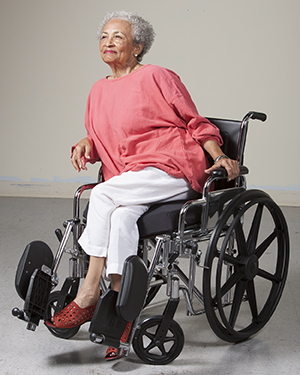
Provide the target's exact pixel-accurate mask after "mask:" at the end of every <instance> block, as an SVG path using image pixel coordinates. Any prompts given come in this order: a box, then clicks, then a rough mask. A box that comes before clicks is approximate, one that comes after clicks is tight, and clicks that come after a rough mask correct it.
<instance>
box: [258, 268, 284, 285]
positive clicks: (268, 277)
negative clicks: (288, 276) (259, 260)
mask: <svg viewBox="0 0 300 375" xmlns="http://www.w3.org/2000/svg"><path fill="white" fill-rule="evenodd" d="M257 274H258V276H260V277H262V278H264V279H266V280H270V281H272V283H274V282H275V283H280V282H281V281H282V278H281V277H278V276H276V275H273V274H271V273H270V272H268V271H265V270H262V269H260V268H259V270H258V273H257Z"/></svg>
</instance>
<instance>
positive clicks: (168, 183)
mask: <svg viewBox="0 0 300 375" xmlns="http://www.w3.org/2000/svg"><path fill="white" fill-rule="evenodd" d="M98 37H99V41H100V55H101V58H102V60H103V61H104V62H105V63H106V64H108V65H109V67H110V68H111V71H112V74H111V75H110V76H107V77H105V78H103V79H101V80H100V81H98V82H96V83H95V84H94V85H93V86H92V89H91V91H90V94H89V97H88V103H87V109H86V115H85V127H86V130H87V137H86V138H84V139H82V140H81V141H80V142H79V143H78V144H77V145H76V146H75V147H73V152H72V164H73V166H74V167H75V169H76V170H77V171H78V172H80V171H81V170H86V169H87V168H86V162H87V161H88V162H90V163H95V162H96V161H100V160H101V162H102V166H103V175H104V179H105V182H104V183H101V184H99V185H97V186H96V187H95V188H94V189H93V190H92V193H91V198H90V206H89V213H88V220H87V227H86V229H85V231H84V233H83V235H82V236H81V238H80V240H79V243H80V245H81V246H82V248H83V249H84V251H85V252H86V253H87V254H89V255H90V263H89V269H88V273H87V275H86V278H85V280H84V283H83V285H82V287H81V289H80V291H79V293H78V295H77V296H76V298H75V300H74V301H73V302H72V303H71V304H70V305H68V306H67V307H66V308H65V309H63V310H62V311H61V312H59V313H57V314H56V315H55V316H54V317H53V318H52V319H51V321H48V322H46V324H48V325H52V326H53V325H54V326H55V327H56V328H72V327H74V326H78V325H80V324H83V323H84V322H86V321H87V320H90V319H91V317H92V315H93V312H94V310H95V306H96V303H97V301H98V299H99V297H100V295H101V291H100V288H99V283H100V277H101V274H102V272H103V269H104V267H106V276H107V277H109V278H110V280H111V282H112V288H113V289H114V290H116V291H118V290H119V286H120V280H121V274H122V268H123V263H124V261H125V259H126V258H127V257H128V256H130V255H132V254H136V252H137V245H138V237H139V236H138V228H137V224H136V223H137V220H138V218H139V217H140V216H141V215H142V214H143V213H144V212H146V211H147V209H148V208H149V206H150V205H151V204H153V203H157V202H163V201H166V200H176V199H190V198H193V197H194V196H195V194H198V193H199V192H200V193H201V192H202V189H203V185H204V183H205V181H206V179H207V177H208V174H209V173H210V172H211V171H212V170H213V169H215V168H219V167H221V166H223V167H225V168H226V170H227V172H228V179H229V180H230V179H234V178H235V177H236V176H237V175H238V173H239V167H238V164H237V162H236V161H235V160H230V159H229V158H228V157H227V156H226V155H224V154H223V152H222V150H221V148H220V146H221V145H222V139H221V137H220V134H219V131H218V129H217V128H216V127H215V126H214V125H212V124H211V123H210V122H209V121H208V120H206V119H205V118H203V117H201V116H200V115H199V114H198V112H197V110H196V107H195V105H194V103H193V101H192V100H191V97H190V95H189V93H188V91H187V90H186V88H185V86H184V85H183V84H182V82H181V81H180V78H179V77H178V76H177V75H176V74H175V73H174V72H172V71H170V70H168V69H165V68H162V67H159V66H155V65H142V64H141V60H142V58H143V56H144V55H145V53H147V52H148V51H149V49H150V47H151V45H152V42H153V40H154V31H153V28H152V26H151V25H150V24H149V23H148V22H147V21H145V20H144V19H142V18H141V17H139V16H136V15H133V14H131V13H127V12H123V11H122V12H113V13H109V14H108V15H107V16H106V17H105V18H104V20H103V21H102V24H101V26H100V27H99V29H98ZM206 153H208V154H209V155H210V156H211V158H212V159H213V160H214V161H215V163H214V165H213V166H212V167H211V168H209V162H208V159H207V157H206ZM74 312H76V313H74ZM72 314H73V315H72ZM129 330H130V325H129V326H128V327H127V330H125V332H124V334H123V337H122V340H123V341H124V340H126V339H127V333H128V331H129ZM114 358H117V355H116V351H115V350H114V349H113V348H109V349H108V352H107V355H106V359H114Z"/></svg>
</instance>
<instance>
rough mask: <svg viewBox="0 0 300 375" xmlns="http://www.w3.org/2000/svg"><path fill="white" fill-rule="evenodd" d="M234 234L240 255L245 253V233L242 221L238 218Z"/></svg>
mask: <svg viewBox="0 0 300 375" xmlns="http://www.w3.org/2000/svg"><path fill="white" fill-rule="evenodd" d="M235 236H236V242H237V248H238V251H239V254H240V255H247V245H246V240H245V234H244V230H243V226H242V223H241V222H240V220H238V221H237V223H236V226H235Z"/></svg>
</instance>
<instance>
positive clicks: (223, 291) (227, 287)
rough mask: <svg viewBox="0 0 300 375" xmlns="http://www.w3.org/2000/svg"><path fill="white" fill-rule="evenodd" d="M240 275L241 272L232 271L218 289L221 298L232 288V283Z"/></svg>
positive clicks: (237, 279)
mask: <svg viewBox="0 0 300 375" xmlns="http://www.w3.org/2000/svg"><path fill="white" fill-rule="evenodd" d="M242 277H243V274H242V273H240V272H234V273H233V274H232V275H231V276H230V277H229V279H228V280H227V281H226V282H225V284H224V285H223V286H222V288H221V289H220V293H221V294H220V297H221V298H222V297H223V296H224V295H225V294H226V293H227V292H229V290H230V289H231V288H233V287H234V285H235V284H237V283H238V282H239V281H240V280H241V278H242Z"/></svg>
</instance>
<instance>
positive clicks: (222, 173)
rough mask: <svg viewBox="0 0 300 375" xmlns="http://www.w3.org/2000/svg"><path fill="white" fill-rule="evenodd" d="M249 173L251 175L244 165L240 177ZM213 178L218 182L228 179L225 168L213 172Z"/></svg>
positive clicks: (241, 167)
mask: <svg viewBox="0 0 300 375" xmlns="http://www.w3.org/2000/svg"><path fill="white" fill-rule="evenodd" d="M248 173H249V169H248V168H247V167H245V166H244V165H241V166H240V173H239V176H243V175H245V174H248ZM211 177H212V178H213V179H216V180H219V179H225V178H227V171H226V169H225V168H224V167H221V168H218V169H215V170H214V171H212V173H211Z"/></svg>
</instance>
